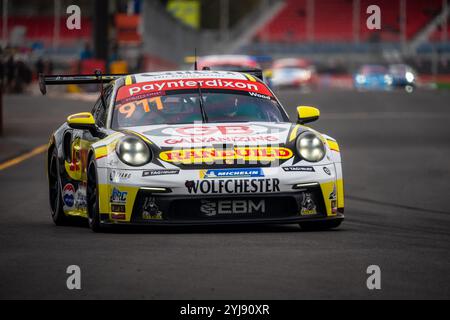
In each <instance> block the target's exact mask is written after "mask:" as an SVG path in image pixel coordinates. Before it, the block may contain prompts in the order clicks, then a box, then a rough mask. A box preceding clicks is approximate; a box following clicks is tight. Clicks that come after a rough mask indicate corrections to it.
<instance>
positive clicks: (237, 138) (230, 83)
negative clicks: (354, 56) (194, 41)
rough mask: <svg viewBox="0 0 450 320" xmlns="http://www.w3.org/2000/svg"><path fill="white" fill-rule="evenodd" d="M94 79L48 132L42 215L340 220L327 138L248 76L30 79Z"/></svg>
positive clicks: (338, 178) (96, 222)
mask: <svg viewBox="0 0 450 320" xmlns="http://www.w3.org/2000/svg"><path fill="white" fill-rule="evenodd" d="M82 83H102V84H105V86H104V87H102V90H101V91H102V92H101V94H100V97H99V99H98V101H97V102H96V103H95V105H94V106H93V109H92V111H91V112H85V113H79V114H74V115H71V116H69V117H68V119H67V122H66V123H64V124H63V125H62V126H61V127H60V128H58V129H57V130H56V131H55V132H54V133H53V134H52V135H51V137H50V141H49V147H48V165H47V169H48V182H49V196H50V206H51V212H52V217H53V220H54V222H55V223H56V224H57V225H61V224H67V223H68V221H69V219H70V216H76V217H83V218H86V219H88V221H89V226H90V227H91V228H92V230H94V231H100V230H102V229H103V228H104V227H106V226H114V225H207V224H243V223H251V224H253V223H276V224H291V223H295V224H297V223H298V224H300V226H301V227H302V228H319V229H328V228H335V227H337V226H339V225H340V224H341V222H342V221H343V219H344V215H343V211H344V187H343V177H342V168H341V156H340V151H339V146H338V143H337V142H336V141H335V140H334V139H333V138H331V137H329V136H327V135H324V134H321V133H319V132H317V131H315V130H313V129H312V128H310V127H308V126H305V124H306V123H308V122H312V121H314V120H317V119H318V118H319V114H320V113H319V110H317V109H316V108H313V107H306V106H301V107H298V108H297V110H298V119H297V121H296V122H297V123H292V122H291V121H290V120H289V118H288V115H287V114H286V112H285V110H284V109H283V107H282V106H281V104H280V102H279V101H278V99H277V98H276V97H275V95H274V94H273V92H272V91H271V90H270V89H269V88H268V87H267V86H266V85H265V84H264V82H262V81H261V80H260V79H258V78H257V77H255V76H253V75H252V74H249V73H239V72H232V71H172V72H155V73H144V74H135V75H125V76H122V75H100V74H96V75H93V76H41V78H40V86H41V91H42V92H43V93H44V94H45V92H46V85H53V84H82Z"/></svg>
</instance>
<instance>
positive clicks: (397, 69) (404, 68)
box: [389, 64, 417, 92]
mask: <svg viewBox="0 0 450 320" xmlns="http://www.w3.org/2000/svg"><path fill="white" fill-rule="evenodd" d="M389 74H390V75H391V77H392V86H393V87H394V88H404V89H405V90H406V91H407V92H412V91H414V88H415V87H416V85H417V74H416V72H415V71H414V69H413V68H411V67H410V66H408V65H406V64H392V65H390V66H389Z"/></svg>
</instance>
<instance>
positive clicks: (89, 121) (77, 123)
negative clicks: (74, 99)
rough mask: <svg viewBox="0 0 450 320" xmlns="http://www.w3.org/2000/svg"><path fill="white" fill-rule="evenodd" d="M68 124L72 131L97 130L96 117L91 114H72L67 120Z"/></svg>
mask: <svg viewBox="0 0 450 320" xmlns="http://www.w3.org/2000/svg"><path fill="white" fill-rule="evenodd" d="M67 124H68V125H69V127H71V128H72V129H78V130H90V131H91V130H94V131H95V130H96V125H95V119H94V116H93V115H92V114H91V113H90V112H82V113H76V114H72V115H70V116H69V117H68V118H67Z"/></svg>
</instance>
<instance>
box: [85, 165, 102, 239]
mask: <svg viewBox="0 0 450 320" xmlns="http://www.w3.org/2000/svg"><path fill="white" fill-rule="evenodd" d="M87 178H88V179H87V209H88V218H89V227H90V228H91V229H92V231H94V232H100V231H101V225H100V213H99V195H98V179H97V168H96V166H95V160H94V159H91V160H90V162H89V167H88V172H87Z"/></svg>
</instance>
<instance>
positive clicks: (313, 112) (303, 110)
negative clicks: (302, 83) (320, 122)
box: [297, 106, 320, 124]
mask: <svg viewBox="0 0 450 320" xmlns="http://www.w3.org/2000/svg"><path fill="white" fill-rule="evenodd" d="M297 113H298V120H297V122H298V123H300V124H305V123H308V122H313V121H316V120H317V119H319V117H320V111H319V109H317V108H314V107H307V106H299V107H297Z"/></svg>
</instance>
